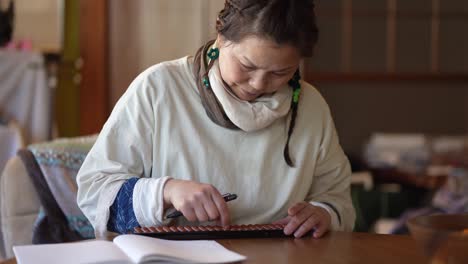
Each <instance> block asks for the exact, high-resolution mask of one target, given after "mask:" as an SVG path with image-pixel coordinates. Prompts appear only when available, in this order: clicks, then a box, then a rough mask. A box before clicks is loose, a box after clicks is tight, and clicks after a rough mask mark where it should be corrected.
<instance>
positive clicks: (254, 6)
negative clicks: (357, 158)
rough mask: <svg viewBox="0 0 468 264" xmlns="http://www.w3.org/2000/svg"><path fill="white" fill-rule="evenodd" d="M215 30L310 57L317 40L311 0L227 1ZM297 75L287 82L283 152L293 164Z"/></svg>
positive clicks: (231, 38)
mask: <svg viewBox="0 0 468 264" xmlns="http://www.w3.org/2000/svg"><path fill="white" fill-rule="evenodd" d="M216 31H217V32H218V34H219V35H221V36H222V37H223V38H225V39H226V40H229V41H231V42H234V43H239V42H241V41H242V40H243V39H244V38H246V37H248V36H257V37H263V38H268V39H270V40H272V41H274V42H275V43H277V44H279V45H283V44H287V45H291V46H293V47H295V48H297V50H298V51H299V53H300V54H301V56H302V57H310V56H312V54H313V50H314V46H315V44H316V43H317V40H318V29H317V25H316V21H315V12H314V1H313V0H226V1H225V4H224V9H223V10H221V11H220V12H219V14H218V18H217V21H216ZM299 80H300V74H299V70H297V71H296V73H295V74H294V77H293V78H292V79H291V80H290V81H289V85H290V86H291V87H292V89H293V98H292V99H291V119H290V124H289V128H288V137H287V140H286V144H285V147H284V151H283V155H284V159H285V161H286V163H287V164H288V165H289V166H290V167H294V163H293V161H292V159H291V156H290V154H289V141H290V138H291V136H292V134H293V132H294V127H295V124H296V117H297V112H298V107H299V93H300V87H301V86H300V82H299Z"/></svg>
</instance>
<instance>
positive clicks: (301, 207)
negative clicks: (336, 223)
mask: <svg viewBox="0 0 468 264" xmlns="http://www.w3.org/2000/svg"><path fill="white" fill-rule="evenodd" d="M273 224H283V225H286V226H285V227H284V233H285V234H286V235H290V234H293V233H294V236H295V237H296V238H299V237H302V236H303V235H305V234H306V233H307V232H309V231H310V230H312V229H314V231H313V236H314V237H315V238H319V237H322V236H323V235H324V234H325V233H326V232H327V231H328V229H329V228H330V225H331V216H330V214H329V213H328V211H327V210H325V209H324V208H322V207H319V206H313V205H312V204H310V203H307V202H299V203H296V204H295V205H293V206H291V207H290V208H289V209H288V216H287V217H285V218H283V219H281V220H278V221H276V222H274V223H273Z"/></svg>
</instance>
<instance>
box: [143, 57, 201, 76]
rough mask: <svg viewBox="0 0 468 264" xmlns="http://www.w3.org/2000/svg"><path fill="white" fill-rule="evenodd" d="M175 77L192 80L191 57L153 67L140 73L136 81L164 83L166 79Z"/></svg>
mask: <svg viewBox="0 0 468 264" xmlns="http://www.w3.org/2000/svg"><path fill="white" fill-rule="evenodd" d="M174 77H177V78H180V77H185V78H187V77H190V78H192V73H191V62H190V57H183V58H180V59H176V60H170V61H164V62H160V63H158V64H155V65H152V66H150V67H148V68H147V69H146V70H144V71H143V72H142V73H140V74H139V75H138V77H137V78H136V79H155V80H158V81H164V80H165V78H168V79H172V78H174Z"/></svg>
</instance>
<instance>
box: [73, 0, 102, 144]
mask: <svg viewBox="0 0 468 264" xmlns="http://www.w3.org/2000/svg"><path fill="white" fill-rule="evenodd" d="M108 30H109V29H108V2H107V0H80V53H81V58H82V61H83V68H82V81H81V86H80V91H79V95H80V104H79V109H80V110H79V111H80V118H79V121H80V123H79V128H80V131H79V132H80V134H81V135H87V134H92V133H97V132H99V131H100V130H101V128H102V125H103V124H104V122H105V121H106V119H107V117H108V114H109V113H108V109H109V108H108V102H109V100H108V98H109V97H108V95H109V87H108V83H109V77H108V72H109V71H108V50H109V49H108V46H109V43H108Z"/></svg>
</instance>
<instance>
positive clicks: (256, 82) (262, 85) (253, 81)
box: [249, 74, 268, 91]
mask: <svg viewBox="0 0 468 264" xmlns="http://www.w3.org/2000/svg"><path fill="white" fill-rule="evenodd" d="M249 85H250V86H251V87H252V88H253V89H255V91H264V90H265V89H266V88H267V85H268V80H267V78H266V75H265V74H256V75H254V76H251V77H250V81H249Z"/></svg>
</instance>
